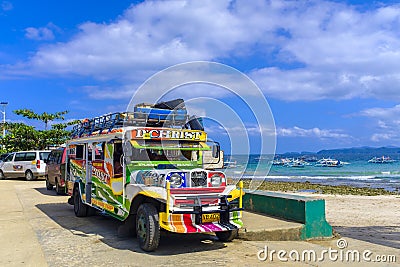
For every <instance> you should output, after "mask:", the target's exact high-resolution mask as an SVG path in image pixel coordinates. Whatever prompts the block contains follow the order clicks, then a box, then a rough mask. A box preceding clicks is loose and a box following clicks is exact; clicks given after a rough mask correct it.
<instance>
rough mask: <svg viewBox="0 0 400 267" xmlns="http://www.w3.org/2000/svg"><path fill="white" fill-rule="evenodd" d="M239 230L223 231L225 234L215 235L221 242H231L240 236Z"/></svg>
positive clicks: (217, 233) (218, 233) (216, 233)
mask: <svg viewBox="0 0 400 267" xmlns="http://www.w3.org/2000/svg"><path fill="white" fill-rule="evenodd" d="M238 232H239V230H238V229H236V230H229V231H223V232H215V235H216V236H217V237H218V239H219V241H222V242H231V241H232V240H233V239H235V238H236V237H237V235H238Z"/></svg>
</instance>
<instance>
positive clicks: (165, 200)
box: [66, 109, 243, 251]
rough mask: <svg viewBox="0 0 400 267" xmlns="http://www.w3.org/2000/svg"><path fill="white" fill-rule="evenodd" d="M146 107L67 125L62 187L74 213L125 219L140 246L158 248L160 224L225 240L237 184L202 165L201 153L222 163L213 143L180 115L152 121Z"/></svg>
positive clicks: (237, 202) (231, 228) (234, 224)
mask: <svg viewBox="0 0 400 267" xmlns="http://www.w3.org/2000/svg"><path fill="white" fill-rule="evenodd" d="M150 110H151V111H152V112H153V113H152V114H153V116H150V113H149V112H146V111H143V110H140V111H136V112H131V113H127V112H125V113H114V114H108V115H105V116H101V117H98V118H94V119H91V120H85V121H83V122H82V123H81V124H80V125H77V126H76V127H75V128H74V131H73V135H72V139H71V140H69V141H68V142H67V149H68V150H67V153H68V157H67V158H68V163H67V170H68V172H67V177H66V186H67V191H68V193H69V195H71V198H70V200H69V203H70V204H73V205H74V212H75V214H76V216H78V217H83V216H88V215H90V214H92V213H93V212H94V211H95V210H100V211H102V212H105V213H107V214H109V215H111V216H113V217H115V218H117V219H119V220H121V221H125V227H126V229H128V230H131V232H135V233H136V234H137V237H138V241H139V244H140V247H141V248H142V249H143V250H145V251H152V250H155V249H156V248H157V247H158V244H159V238H160V229H164V230H167V231H170V232H175V233H202V232H215V233H216V236H217V237H218V239H219V240H221V241H231V240H232V239H233V238H235V237H236V235H237V232H238V229H239V228H240V227H242V225H243V224H242V221H241V215H242V214H241V212H242V211H241V210H242V195H243V186H242V184H241V183H239V184H238V186H236V185H235V184H233V183H232V182H230V181H229V179H227V177H226V176H225V174H224V173H223V172H221V171H219V170H215V169H204V168H203V166H204V164H205V162H204V159H205V158H206V157H205V155H206V154H208V155H212V156H211V157H213V158H214V159H217V160H215V161H216V162H218V161H222V162H223V159H218V158H219V157H220V154H221V153H220V151H219V145H218V144H216V143H212V144H211V143H210V142H208V140H207V134H206V132H205V131H204V130H203V129H201V128H200V129H191V127H190V125H193V123H188V122H190V121H189V118H188V116H186V115H184V119H182V114H175V115H177V116H180V117H179V118H178V117H175V119H176V118H178V119H176V120H175V119H174V118H172V119H171V118H170V116H171V114H170V115H169V116H168V118H164V117H161V116H159V117H158V118H157V119H156V120H152V119H151V118H154V116H156V117H157V114H154V110H158V109H150ZM170 112H171V113H172V112H173V111H170ZM171 121H172V122H171ZM167 122H168V123H167ZM211 165H212V164H211ZM208 166H210V164H208Z"/></svg>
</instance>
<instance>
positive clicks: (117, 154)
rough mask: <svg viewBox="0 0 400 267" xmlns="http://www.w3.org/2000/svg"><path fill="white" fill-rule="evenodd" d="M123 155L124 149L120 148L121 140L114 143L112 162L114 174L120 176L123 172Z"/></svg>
mask: <svg viewBox="0 0 400 267" xmlns="http://www.w3.org/2000/svg"><path fill="white" fill-rule="evenodd" d="M123 155H124V151H123V149H122V143H121V142H115V143H114V155H113V164H114V176H115V177H121V176H122V173H123V167H122V164H121V163H122V162H121V161H122V157H123Z"/></svg>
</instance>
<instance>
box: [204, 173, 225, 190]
mask: <svg viewBox="0 0 400 267" xmlns="http://www.w3.org/2000/svg"><path fill="white" fill-rule="evenodd" d="M208 186H209V187H220V186H226V179H225V175H224V174H223V173H222V172H209V173H208Z"/></svg>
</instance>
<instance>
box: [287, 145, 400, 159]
mask: <svg viewBox="0 0 400 267" xmlns="http://www.w3.org/2000/svg"><path fill="white" fill-rule="evenodd" d="M282 156H283V157H301V156H315V157H317V158H323V157H325V158H328V157H331V158H337V159H340V160H344V161H346V160H369V159H371V158H373V157H381V156H385V157H390V158H392V159H396V160H400V147H392V146H390V147H379V148H376V147H352V148H341V149H324V150H321V151H318V152H317V153H310V152H301V153H292V152H291V153H285V154H283V155H282Z"/></svg>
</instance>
